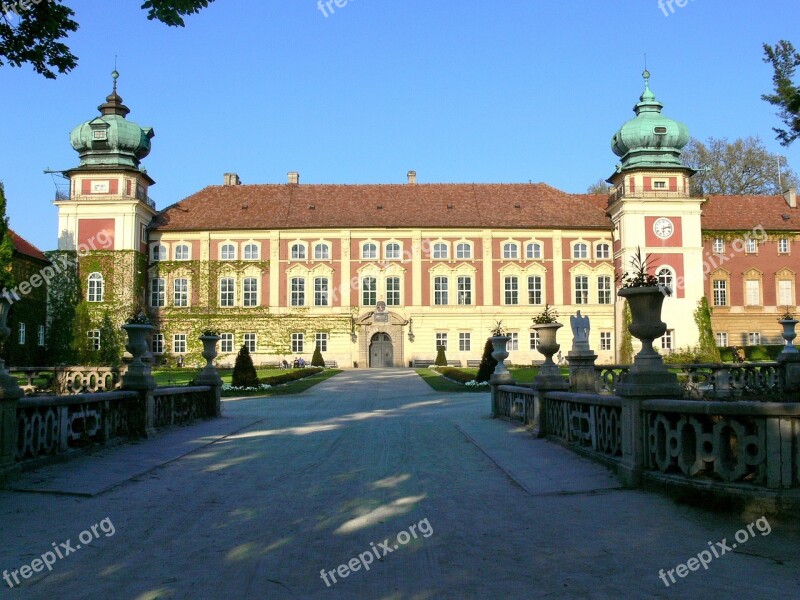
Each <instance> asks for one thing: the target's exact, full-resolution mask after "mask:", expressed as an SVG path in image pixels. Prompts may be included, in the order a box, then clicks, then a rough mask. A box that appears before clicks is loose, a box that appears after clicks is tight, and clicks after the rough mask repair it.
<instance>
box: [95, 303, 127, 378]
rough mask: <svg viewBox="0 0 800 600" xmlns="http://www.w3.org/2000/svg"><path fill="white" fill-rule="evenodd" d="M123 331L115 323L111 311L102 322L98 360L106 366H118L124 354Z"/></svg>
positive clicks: (104, 315)
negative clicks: (122, 348) (122, 349)
mask: <svg viewBox="0 0 800 600" xmlns="http://www.w3.org/2000/svg"><path fill="white" fill-rule="evenodd" d="M121 346H122V331H121V330H120V328H119V327H117V326H116V325H115V324H114V321H113V320H112V319H111V315H110V314H109V313H107V312H106V313H105V314H103V320H102V321H101V322H100V352H99V353H98V362H99V363H100V365H102V366H104V367H118V366H119V365H120V362H121V360H120V357H121V355H122V351H121Z"/></svg>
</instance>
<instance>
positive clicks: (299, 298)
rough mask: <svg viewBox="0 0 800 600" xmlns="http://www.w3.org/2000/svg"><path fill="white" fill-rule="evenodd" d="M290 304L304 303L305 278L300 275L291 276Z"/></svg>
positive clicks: (302, 304)
mask: <svg viewBox="0 0 800 600" xmlns="http://www.w3.org/2000/svg"><path fill="white" fill-rule="evenodd" d="M291 283H292V297H291V304H292V306H305V305H306V280H305V279H303V278H302V277H292V282H291Z"/></svg>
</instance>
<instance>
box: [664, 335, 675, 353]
mask: <svg viewBox="0 0 800 600" xmlns="http://www.w3.org/2000/svg"><path fill="white" fill-rule="evenodd" d="M661 349H662V350H666V351H667V352H672V351H673V350H674V349H675V330H674V329H667V330H666V331H665V332H664V335H662V336H661Z"/></svg>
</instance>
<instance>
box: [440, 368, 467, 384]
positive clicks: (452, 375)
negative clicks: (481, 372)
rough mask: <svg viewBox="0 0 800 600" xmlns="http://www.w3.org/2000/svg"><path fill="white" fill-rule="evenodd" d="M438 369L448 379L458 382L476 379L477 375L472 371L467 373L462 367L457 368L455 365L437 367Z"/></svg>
mask: <svg viewBox="0 0 800 600" xmlns="http://www.w3.org/2000/svg"><path fill="white" fill-rule="evenodd" d="M436 370H437V371H438V372H439V373H441V374H442V375H444V376H445V377H447V378H448V379H452V380H453V381H457V382H458V383H467V382H469V381H475V375H473V374H472V373H465V372H464V371H462V370H461V369H456V368H455V367H437V368H436Z"/></svg>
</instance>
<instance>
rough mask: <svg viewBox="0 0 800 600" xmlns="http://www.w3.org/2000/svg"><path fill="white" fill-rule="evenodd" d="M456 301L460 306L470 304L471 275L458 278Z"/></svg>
mask: <svg viewBox="0 0 800 600" xmlns="http://www.w3.org/2000/svg"><path fill="white" fill-rule="evenodd" d="M458 303H459V305H461V306H469V305H471V304H472V277H465V276H462V277H459V278H458Z"/></svg>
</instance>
